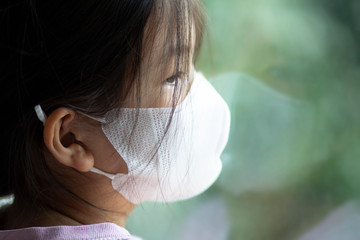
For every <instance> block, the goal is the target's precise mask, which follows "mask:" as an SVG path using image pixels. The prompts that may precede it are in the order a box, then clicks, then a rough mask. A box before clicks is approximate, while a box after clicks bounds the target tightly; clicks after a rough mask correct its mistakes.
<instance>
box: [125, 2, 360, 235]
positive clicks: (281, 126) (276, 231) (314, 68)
mask: <svg viewBox="0 0 360 240" xmlns="http://www.w3.org/2000/svg"><path fill="white" fill-rule="evenodd" d="M203 2H204V6H205V9H206V11H207V15H208V18H209V22H208V29H207V35H206V38H205V41H204V45H203V47H202V50H201V53H200V56H199V61H198V63H197V69H198V70H199V71H201V72H203V73H204V75H205V76H206V77H208V78H209V80H210V81H211V82H212V83H213V85H214V86H215V87H216V89H217V90H218V91H219V92H220V93H221V95H222V96H223V97H224V98H225V100H226V101H227V103H228V104H229V106H230V109H231V113H232V123H231V124H232V125H231V133H230V138H229V142H228V145H227V147H226V149H225V151H224V153H223V155H222V160H223V171H222V174H221V176H220V177H219V179H218V180H217V182H216V183H215V184H214V185H213V186H212V187H211V188H210V189H209V190H208V191H207V192H205V193H204V194H202V195H200V196H198V197H196V198H194V199H190V200H186V201H182V202H178V203H169V204H155V203H144V204H142V205H141V206H138V207H137V209H136V210H135V211H134V213H133V214H132V215H131V217H130V219H129V221H128V224H127V228H128V229H129V231H130V232H131V233H133V234H135V235H138V236H140V237H142V238H144V239H147V240H151V239H190V240H191V239H245V240H247V239H254V240H257V239H301V240H305V239H346V240H350V239H360V207H359V202H358V199H359V195H360V184H359V183H360V159H359V157H360V145H359V136H360V127H359V124H358V122H359V120H360V111H359V107H358V105H359V104H360V94H359V93H358V91H359V90H360V68H359V60H360V58H359V56H360V44H359V42H360V41H359V40H360V39H359V38H360V2H359V1H357V0H227V1H219V0H204V1H203Z"/></svg>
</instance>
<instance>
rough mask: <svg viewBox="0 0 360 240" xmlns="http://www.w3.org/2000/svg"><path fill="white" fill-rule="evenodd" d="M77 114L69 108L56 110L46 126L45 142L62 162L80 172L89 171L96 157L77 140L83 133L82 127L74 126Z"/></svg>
mask: <svg viewBox="0 0 360 240" xmlns="http://www.w3.org/2000/svg"><path fill="white" fill-rule="evenodd" d="M75 114H76V113H75V111H73V110H71V109H68V108H58V109H56V110H54V111H53V112H52V113H51V114H50V115H49V116H48V118H47V120H46V123H45V126H44V142H45V145H46V147H47V148H48V150H49V152H50V153H51V154H52V155H53V157H54V158H55V159H56V160H57V161H59V162H60V163H61V164H63V165H65V166H68V167H72V168H74V169H76V170H78V171H80V172H88V171H89V170H90V169H91V168H92V167H93V165H94V157H93V154H92V153H91V152H90V151H89V150H88V149H86V147H85V146H84V144H82V143H81V142H80V141H78V140H76V137H77V136H78V137H80V135H82V134H83V133H82V132H81V129H80V128H72V126H73V125H74V117H75ZM68 136H71V138H69V137H68Z"/></svg>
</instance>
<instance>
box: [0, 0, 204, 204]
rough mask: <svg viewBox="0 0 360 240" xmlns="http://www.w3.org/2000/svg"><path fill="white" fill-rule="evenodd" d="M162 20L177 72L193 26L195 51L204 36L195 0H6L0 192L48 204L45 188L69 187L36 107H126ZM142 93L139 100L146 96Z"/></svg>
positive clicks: (0, 39) (95, 110) (96, 112)
mask: <svg viewBox="0 0 360 240" xmlns="http://www.w3.org/2000/svg"><path fill="white" fill-rule="evenodd" d="M169 11H170V12H169ZM165 15H166V16H167V17H166V19H164V18H165ZM163 21H168V24H166V25H165V26H167V29H165V32H166V34H165V37H166V38H169V39H168V40H169V42H171V43H173V44H174V45H175V46H176V48H175V49H176V64H175V66H174V68H175V69H174V72H179V71H180V65H181V61H184V60H185V62H186V60H188V59H189V58H190V55H191V53H190V50H189V49H186V48H185V47H184V46H186V45H187V44H189V41H190V39H191V34H192V33H191V30H190V29H191V25H192V24H194V26H195V34H196V44H195V53H194V54H195V56H196V55H197V52H198V50H199V48H200V45H201V42H202V35H203V27H204V15H203V12H202V7H201V4H200V3H199V2H198V1H196V0H171V1H165V0H107V1H99V0H76V1H70V0H52V1H46V0H41V1H40V0H11V1H3V2H2V3H1V5H0V49H1V53H0V58H1V68H0V79H1V84H2V94H1V111H2V116H1V122H2V125H1V138H2V140H1V147H0V154H1V161H0V167H1V168H0V169H1V170H0V171H1V173H0V175H1V179H0V196H5V195H8V194H14V196H15V201H21V202H32V203H33V204H35V203H45V202H47V201H48V200H49V199H48V198H49V196H48V194H47V190H49V189H54V187H57V188H61V187H63V186H61V185H59V183H58V182H56V179H55V177H54V176H53V175H52V173H51V171H50V170H49V168H48V166H47V165H46V162H45V159H44V148H45V147H44V144H43V139H42V123H41V122H40V121H39V120H38V119H37V117H36V115H35V112H34V106H35V105H37V104H40V105H41V106H42V108H43V109H44V111H45V112H46V113H47V114H50V113H51V112H52V111H53V110H55V109H56V108H58V107H62V106H65V107H66V106H67V107H68V106H71V108H73V109H74V110H76V111H81V112H83V113H86V114H88V115H92V116H103V115H104V114H105V113H106V112H107V111H109V110H111V109H113V108H116V107H121V106H122V104H123V103H124V99H125V98H126V96H127V95H128V93H129V91H130V89H132V88H133V87H134V86H137V88H138V89H140V88H139V86H140V84H141V82H140V79H141V76H140V68H141V66H142V65H143V62H142V61H143V57H144V56H145V55H146V53H149V51H150V52H151V51H152V49H153V46H154V44H155V43H154V42H155V40H154V39H155V38H156V36H157V35H158V34H159V32H160V31H161V30H163V29H160V27H159V26H164V24H160V23H162V22H163ZM170 45H171V44H167V45H166V46H165V45H164V46H163V48H162V49H163V58H164V59H169V58H170V55H169V47H170ZM137 98H138V100H139V101H138V102H140V99H139V98H140V94H138V95H137ZM60 190H61V189H59V191H60ZM65 190H66V189H65Z"/></svg>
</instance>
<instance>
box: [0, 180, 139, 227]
mask: <svg viewBox="0 0 360 240" xmlns="http://www.w3.org/2000/svg"><path fill="white" fill-rule="evenodd" d="M92 177H94V178H98V179H96V180H95V181H93V179H91V178H90V177H89V176H86V177H85V176H84V175H81V174H80V175H79V176H77V177H75V176H73V177H72V178H69V179H73V180H74V181H72V182H71V183H69V182H64V186H65V188H66V189H67V190H65V189H63V190H62V191H61V190H60V189H59V188H52V189H56V191H55V190H50V191H49V192H46V193H45V194H46V197H47V199H46V200H45V201H43V202H46V206H44V204H39V203H36V204H33V205H32V206H30V204H26V203H24V202H17V201H16V197H15V202H14V204H13V205H12V206H11V207H9V209H8V210H7V213H6V220H5V221H6V222H5V225H4V226H5V229H13V228H24V227H35V226H58V225H84V224H96V223H102V222H111V223H115V224H117V225H119V226H121V227H125V225H126V220H127V218H128V217H129V215H130V213H131V212H132V210H133V209H134V207H135V205H134V204H132V203H130V202H129V201H127V200H126V199H125V198H124V197H122V195H121V194H119V193H118V192H116V191H115V190H114V189H113V188H112V186H111V181H110V179H107V178H105V177H102V176H100V175H98V174H93V175H92ZM89 179H90V180H91V184H90V183H89ZM75 182H76V183H77V184H76V185H75V184H74V183H75ZM70 186H72V188H71V187H70ZM78 186H81V187H78ZM70 192H71V193H73V194H70ZM28 202H30V201H28ZM14 216H19V219H21V221H19V219H17V218H14Z"/></svg>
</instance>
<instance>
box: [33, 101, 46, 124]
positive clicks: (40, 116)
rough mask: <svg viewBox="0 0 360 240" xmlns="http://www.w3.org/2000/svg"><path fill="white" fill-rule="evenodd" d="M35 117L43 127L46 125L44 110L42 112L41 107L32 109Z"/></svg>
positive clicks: (37, 106)
mask: <svg viewBox="0 0 360 240" xmlns="http://www.w3.org/2000/svg"><path fill="white" fill-rule="evenodd" d="M34 110H35V113H36V116H37V117H38V119H39V120H40V121H41V122H42V123H43V125H45V123H46V114H45V112H44V110H42V108H41V106H40V105H39V104H38V105H36V106H35V107H34Z"/></svg>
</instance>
